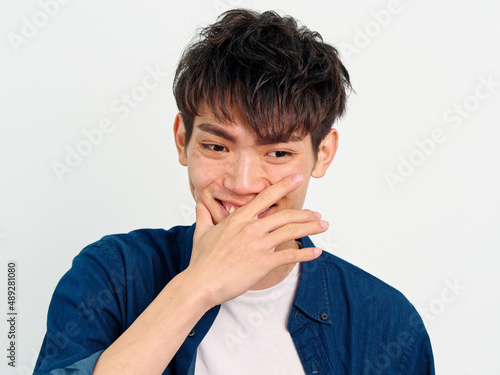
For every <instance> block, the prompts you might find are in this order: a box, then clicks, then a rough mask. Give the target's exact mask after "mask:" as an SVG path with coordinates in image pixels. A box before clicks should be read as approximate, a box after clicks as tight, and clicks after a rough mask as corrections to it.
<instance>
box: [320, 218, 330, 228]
mask: <svg viewBox="0 0 500 375" xmlns="http://www.w3.org/2000/svg"><path fill="white" fill-rule="evenodd" d="M319 225H321V227H322V228H323V229H327V228H328V221H326V220H321V221H320V222H319Z"/></svg>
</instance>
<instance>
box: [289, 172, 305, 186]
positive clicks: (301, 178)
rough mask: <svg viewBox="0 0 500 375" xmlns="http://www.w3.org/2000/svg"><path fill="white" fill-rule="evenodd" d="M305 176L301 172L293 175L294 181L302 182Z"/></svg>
mask: <svg viewBox="0 0 500 375" xmlns="http://www.w3.org/2000/svg"><path fill="white" fill-rule="evenodd" d="M303 179H304V178H303V177H302V175H301V174H296V175H295V176H293V177H292V181H293V182H295V183H296V184H298V183H299V182H302V180H303Z"/></svg>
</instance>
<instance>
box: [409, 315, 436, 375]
mask: <svg viewBox="0 0 500 375" xmlns="http://www.w3.org/2000/svg"><path fill="white" fill-rule="evenodd" d="M410 322H411V326H412V328H413V340H411V344H410V345H408V346H407V347H406V350H405V352H404V354H403V358H402V361H401V367H400V368H401V372H400V374H401V375H435V370H434V357H433V354H432V347H431V341H430V338H429V335H428V333H427V331H426V329H425V325H424V322H423V321H422V319H421V317H420V315H419V314H418V313H417V312H415V313H414V314H413V316H412V317H411V318H410Z"/></svg>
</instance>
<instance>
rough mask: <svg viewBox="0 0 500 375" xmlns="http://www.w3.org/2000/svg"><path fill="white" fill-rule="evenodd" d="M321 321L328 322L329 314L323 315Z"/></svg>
mask: <svg viewBox="0 0 500 375" xmlns="http://www.w3.org/2000/svg"><path fill="white" fill-rule="evenodd" d="M321 320H323V321H325V320H328V314H327V313H321Z"/></svg>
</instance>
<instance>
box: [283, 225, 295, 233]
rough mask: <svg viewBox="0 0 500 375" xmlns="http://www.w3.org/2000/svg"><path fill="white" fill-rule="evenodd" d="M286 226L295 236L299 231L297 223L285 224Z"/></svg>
mask: <svg viewBox="0 0 500 375" xmlns="http://www.w3.org/2000/svg"><path fill="white" fill-rule="evenodd" d="M285 228H286V230H287V232H288V233H289V234H290V235H291V236H295V234H296V233H297V225H295V224H288V225H285Z"/></svg>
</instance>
